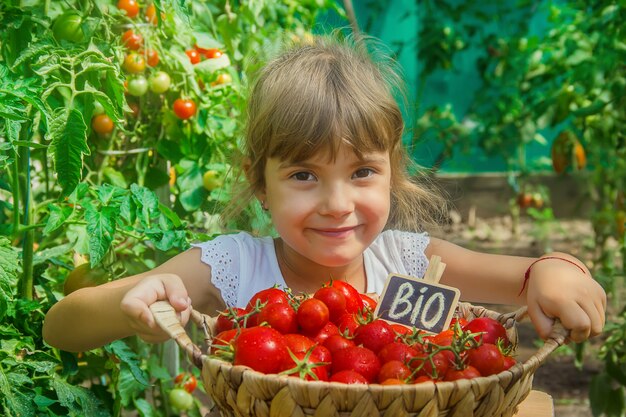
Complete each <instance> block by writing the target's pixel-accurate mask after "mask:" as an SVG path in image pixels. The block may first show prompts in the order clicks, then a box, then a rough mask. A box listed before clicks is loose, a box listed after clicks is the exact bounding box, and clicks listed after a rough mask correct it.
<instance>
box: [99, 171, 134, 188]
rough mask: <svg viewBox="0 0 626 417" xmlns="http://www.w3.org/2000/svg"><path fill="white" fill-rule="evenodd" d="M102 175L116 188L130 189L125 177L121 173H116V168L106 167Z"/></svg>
mask: <svg viewBox="0 0 626 417" xmlns="http://www.w3.org/2000/svg"><path fill="white" fill-rule="evenodd" d="M102 173H103V174H104V176H105V177H106V178H107V180H109V182H110V183H111V184H113V185H115V186H116V187H120V188H128V183H127V182H126V179H125V178H124V175H122V173H121V172H119V171H116V170H115V168H112V167H106V168H104V169H103V170H102Z"/></svg>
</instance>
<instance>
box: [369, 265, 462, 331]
mask: <svg viewBox="0 0 626 417" xmlns="http://www.w3.org/2000/svg"><path fill="white" fill-rule="evenodd" d="M460 293H461V292H460V291H459V290H458V289H457V288H453V287H448V286H446V285H441V284H438V283H436V282H433V281H426V280H424V279H419V278H415V277H410V276H405V275H398V274H389V276H388V277H387V283H386V284H385V288H384V289H383V292H382V294H381V296H380V301H379V302H378V306H377V307H376V311H375V315H376V316H377V317H380V318H382V319H384V320H387V321H391V322H395V323H401V324H404V325H406V326H410V327H413V326H415V327H417V328H418V329H421V330H426V331H427V332H431V333H439V332H441V331H442V330H444V329H446V328H447V327H448V325H449V324H450V320H451V319H452V315H453V314H454V310H455V308H456V304H457V302H458V301H459V296H460Z"/></svg>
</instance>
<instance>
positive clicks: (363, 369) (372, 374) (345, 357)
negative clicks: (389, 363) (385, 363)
mask: <svg viewBox="0 0 626 417" xmlns="http://www.w3.org/2000/svg"><path fill="white" fill-rule="evenodd" d="M332 368H333V374H335V373H338V372H341V371H346V370H353V371H356V372H358V373H360V374H361V375H363V376H364V377H365V379H366V380H367V382H369V383H374V382H375V381H376V378H377V376H378V372H379V371H380V361H379V360H378V357H376V354H375V353H374V352H372V351H371V350H369V349H367V348H364V347H361V346H355V347H349V348H346V349H341V350H338V351H336V352H335V353H334V354H333V364H332Z"/></svg>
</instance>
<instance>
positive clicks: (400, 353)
mask: <svg viewBox="0 0 626 417" xmlns="http://www.w3.org/2000/svg"><path fill="white" fill-rule="evenodd" d="M419 354H420V351H419V350H417V349H416V348H414V347H411V346H409V345H407V344H405V343H402V342H392V343H388V344H386V345H385V346H383V348H382V349H381V350H379V351H378V359H379V360H380V363H382V364H385V363H387V362H389V361H401V362H403V363H409V362H410V361H411V359H413V358H415V357H417V356H419Z"/></svg>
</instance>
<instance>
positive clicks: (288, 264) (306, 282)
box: [43, 38, 606, 351]
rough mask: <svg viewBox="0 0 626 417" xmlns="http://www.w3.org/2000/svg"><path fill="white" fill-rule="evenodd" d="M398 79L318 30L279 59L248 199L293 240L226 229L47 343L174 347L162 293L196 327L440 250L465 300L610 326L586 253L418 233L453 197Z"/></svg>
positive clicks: (64, 311)
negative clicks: (415, 135) (432, 183)
mask: <svg viewBox="0 0 626 417" xmlns="http://www.w3.org/2000/svg"><path fill="white" fill-rule="evenodd" d="M377 58H378V56H377ZM396 79H397V78H396V76H395V74H394V72H393V70H392V69H391V67H390V66H388V65H383V64H375V63H373V62H372V60H370V58H369V54H368V52H367V47H366V45H365V43H364V42H363V41H358V42H356V41H337V40H332V39H330V38H317V39H315V40H314V41H313V43H311V44H307V45H300V46H297V47H294V48H292V49H291V50H289V51H287V52H286V53H284V54H283V55H282V56H280V57H278V58H277V59H275V60H274V61H272V62H270V63H269V64H268V65H267V66H266V67H265V68H264V69H263V70H262V71H261V74H260V76H259V77H258V79H257V82H256V84H255V86H254V88H253V90H252V93H251V96H250V101H249V108H248V115H247V131H246V138H245V139H246V140H245V146H244V153H245V156H246V157H247V159H246V163H245V166H244V171H245V174H246V177H247V179H248V182H249V187H248V188H247V190H246V192H247V197H248V198H247V199H243V198H237V199H234V201H235V202H243V203H246V204H247V203H248V202H249V201H250V200H251V199H252V198H256V199H258V201H259V203H260V204H261V206H262V207H263V209H264V210H267V212H268V214H269V215H270V216H271V219H272V221H273V225H274V227H275V230H276V232H277V233H278V236H279V237H278V238H275V239H273V238H271V237H262V238H258V237H252V236H251V235H249V234H247V233H239V234H234V235H232V234H231V235H224V236H220V237H218V238H216V239H214V240H212V241H209V242H205V243H201V244H199V245H196V246H195V247H194V248H192V249H190V250H188V251H186V252H184V253H182V254H180V255H178V256H176V257H174V258H172V259H171V260H169V261H168V262H166V263H164V264H163V265H161V266H159V267H157V268H155V269H154V270H152V271H148V272H144V273H142V274H139V275H135V276H131V277H127V278H124V279H120V280H117V281H113V282H110V283H107V284H104V285H101V286H99V287H94V288H85V289H82V290H79V291H76V292H74V293H72V294H70V295H69V296H67V297H65V298H64V299H63V300H61V301H60V302H59V303H57V304H56V305H55V306H53V307H52V308H51V309H50V311H49V313H48V315H47V317H46V320H45V324H44V329H43V333H44V338H45V340H46V341H47V342H48V343H50V344H51V345H53V346H56V347H58V348H61V349H64V350H68V351H83V350H88V349H91V348H95V347H98V346H101V345H104V344H106V343H108V342H111V341H113V340H115V339H119V338H123V337H126V336H130V335H133V334H136V335H139V336H140V337H142V338H143V339H144V340H146V341H153V342H156V341H163V340H165V339H166V338H167V336H165V334H164V333H163V332H162V331H161V330H160V329H159V328H158V327H157V326H156V324H155V322H154V320H153V318H152V315H151V313H150V310H149V308H148V306H149V305H150V304H152V303H154V302H155V301H157V300H169V302H170V303H171V304H172V305H173V306H174V308H175V309H176V310H177V311H178V312H179V313H180V317H181V320H182V321H183V322H186V321H187V320H188V318H189V313H190V310H191V306H192V305H193V308H195V309H196V310H199V311H201V312H205V313H207V314H211V315H215V314H216V311H217V310H220V309H223V308H224V306H225V304H226V305H229V306H240V307H242V306H244V304H245V303H246V301H247V300H248V299H249V298H250V297H251V296H252V295H253V294H254V293H255V292H257V291H259V290H261V289H264V288H268V287H271V286H272V285H274V284H280V285H283V286H287V287H290V288H292V289H293V291H294V292H307V293H312V292H314V291H315V290H316V289H318V288H319V287H320V286H321V285H322V283H324V282H325V281H327V280H328V279H329V278H330V277H333V278H335V279H337V278H339V279H344V280H346V281H347V282H349V283H350V284H352V285H353V286H354V287H356V288H357V289H358V290H359V291H360V292H370V293H380V292H381V291H382V289H383V285H384V280H385V278H386V277H387V275H388V274H389V273H391V272H394V273H400V274H407V275H413V276H418V277H419V276H422V275H423V274H424V272H425V270H426V267H427V264H428V259H429V257H430V256H432V255H438V256H440V257H441V259H442V262H444V263H446V264H447V267H446V269H445V272H444V274H443V277H442V279H441V282H442V283H443V284H446V285H450V286H454V287H457V288H459V289H460V290H461V294H462V298H463V299H465V300H468V301H474V302H487V303H503V304H524V303H525V304H527V305H528V312H529V315H530V318H531V320H532V322H533V324H534V325H535V327H536V329H537V331H538V333H539V335H540V336H542V337H547V336H548V334H549V332H550V329H551V326H552V322H553V319H554V318H559V319H560V320H561V322H562V323H563V325H564V326H565V327H566V328H569V329H571V336H570V337H571V339H572V340H574V341H582V340H585V339H586V338H588V337H590V336H594V335H597V334H598V333H600V332H601V331H602V327H603V325H604V311H605V308H606V295H605V293H604V291H603V290H602V288H601V287H600V285H598V283H596V281H595V280H594V279H593V278H592V277H591V274H590V272H589V270H588V269H587V268H586V267H585V266H584V265H583V263H582V262H580V261H579V260H578V259H576V258H574V257H572V256H569V255H567V254H563V253H551V254H546V255H544V256H543V257H541V258H539V259H532V258H524V257H516V256H503V255H488V254H483V253H477V252H473V251H470V250H467V249H463V248H461V247H459V246H456V245H454V244H452V243H449V242H446V241H444V240H440V239H436V238H431V237H429V235H428V234H426V233H417V232H415V230H419V229H422V228H423V225H424V224H427V221H428V219H430V218H432V214H433V212H436V209H437V208H441V207H443V205H442V204H441V201H440V199H439V198H438V197H435V196H434V195H433V194H431V193H428V192H427V191H426V189H424V188H422V187H421V186H418V185H417V184H415V183H413V182H412V181H410V179H409V175H408V173H407V169H406V168H407V160H408V159H407V155H406V153H405V150H404V148H403V146H402V142H401V137H402V130H403V122H402V117H401V113H400V109H399V107H398V105H397V103H396V102H395V100H394V98H393V96H392V92H393V88H394V87H393V86H394V82H393V80H396Z"/></svg>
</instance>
